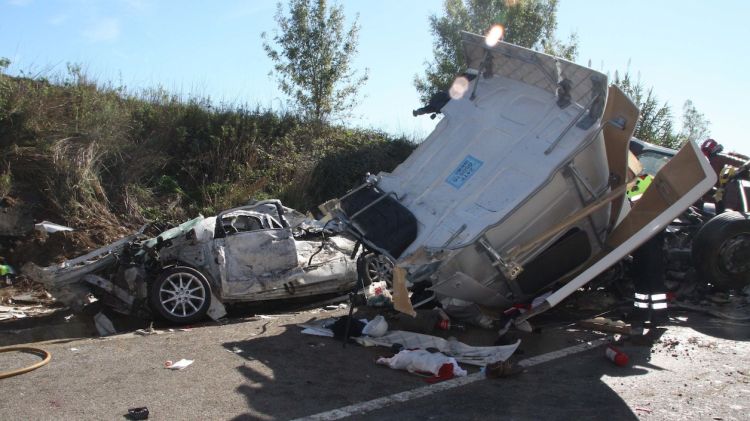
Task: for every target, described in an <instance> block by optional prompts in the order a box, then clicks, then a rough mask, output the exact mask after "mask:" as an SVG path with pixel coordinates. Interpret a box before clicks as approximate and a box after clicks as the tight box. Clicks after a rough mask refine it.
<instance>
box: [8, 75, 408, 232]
mask: <svg viewBox="0 0 750 421" xmlns="http://www.w3.org/2000/svg"><path fill="white" fill-rule="evenodd" d="M413 148H414V145H413V143H412V142H410V141H408V140H406V139H403V138H396V139H394V138H391V137H390V136H389V135H387V134H385V133H382V132H378V131H373V130H364V129H352V128H346V127H340V126H324V127H322V128H321V127H315V128H312V127H310V126H308V125H305V124H304V123H303V122H302V121H301V120H300V119H299V118H298V117H297V116H295V115H291V114H285V113H282V114H280V113H276V112H273V111H271V110H267V109H263V108H260V107H254V108H253V107H248V106H240V105H232V104H220V105H218V106H217V105H214V104H212V103H211V102H210V101H209V100H208V99H206V98H194V97H191V98H186V99H183V98H180V97H179V96H177V95H174V94H171V93H169V92H167V91H165V90H164V89H162V88H156V89H149V90H144V91H141V92H135V93H133V92H127V91H126V89H124V88H123V87H117V86H113V85H111V84H100V83H97V82H96V81H94V80H92V79H91V78H89V77H87V75H86V74H85V73H84V72H82V71H81V68H80V67H79V66H69V67H68V72H67V73H66V74H64V75H61V76H54V77H49V78H26V77H11V76H7V75H4V74H3V73H2V72H0V150H2V151H5V152H3V153H2V156H0V160H2V161H3V162H4V163H6V164H7V168H8V170H7V171H6V172H5V173H3V175H2V178H1V179H0V193H2V192H3V191H4V190H3V189H7V190H8V191H11V187H12V186H17V187H18V188H13V190H12V191H14V192H15V191H19V192H24V195H25V196H26V197H27V199H28V200H31V201H37V202H39V203H38V204H39V207H38V208H43V209H45V211H47V212H54V213H56V214H57V215H59V220H61V221H65V222H66V223H69V224H71V225H77V224H78V225H80V224H86V223H87V221H91V220H93V219H94V218H96V219H97V220H99V221H105V222H106V221H108V222H106V223H112V224H116V223H120V224H134V223H140V222H142V221H143V220H147V219H155V218H158V219H168V220H177V221H176V222H179V219H180V218H188V217H192V216H194V215H196V214H197V213H199V212H203V213H204V214H212V213H215V212H217V211H219V210H222V209H226V208H229V207H233V206H237V205H240V204H244V203H245V202H247V200H248V199H250V198H256V199H262V198H272V197H278V198H281V199H282V200H283V201H285V202H286V204H287V205H289V206H292V207H295V208H298V209H300V210H307V209H312V208H314V207H315V206H316V205H318V204H320V203H322V202H323V201H325V200H327V199H330V198H331V197H334V196H339V195H341V194H343V193H344V192H345V191H346V190H348V189H349V188H351V187H353V186H354V185H356V184H358V183H359V181H360V180H361V178H362V176H363V175H364V174H365V173H366V172H372V173H376V172H379V171H389V170H392V169H393V168H394V167H395V166H396V165H397V164H398V163H399V162H401V161H402V160H403V159H404V158H405V157H406V156H408V154H409V153H410V152H411V151H412V150H413ZM4 165H5V164H4ZM4 186H5V187H4ZM6 194H7V193H6Z"/></svg>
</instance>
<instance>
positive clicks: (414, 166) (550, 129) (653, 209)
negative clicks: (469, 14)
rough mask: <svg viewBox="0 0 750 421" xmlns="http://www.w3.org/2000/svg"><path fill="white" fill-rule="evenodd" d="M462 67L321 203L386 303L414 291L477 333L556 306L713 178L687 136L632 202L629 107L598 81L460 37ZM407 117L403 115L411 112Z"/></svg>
mask: <svg viewBox="0 0 750 421" xmlns="http://www.w3.org/2000/svg"><path fill="white" fill-rule="evenodd" d="M462 36H463V42H464V53H465V55H466V60H467V69H468V70H467V71H466V73H465V74H464V75H463V76H460V77H459V78H457V81H456V83H454V85H453V86H452V87H451V90H450V92H449V95H448V96H446V95H443V97H442V98H444V99H443V100H438V101H434V103H431V104H430V105H429V106H428V107H426V108H425V109H423V110H427V109H428V110H427V111H428V112H442V113H443V114H444V117H443V118H442V119H441V121H440V122H439V123H438V124H437V126H436V128H435V130H434V131H433V132H432V134H430V136H429V137H428V138H427V139H426V140H425V141H424V142H423V143H422V144H421V145H419V147H418V148H417V149H416V151H415V152H414V153H412V155H411V156H410V157H409V158H408V159H407V160H406V161H404V162H403V163H402V164H401V165H399V166H398V167H397V168H396V169H394V170H393V172H391V173H380V174H378V175H368V177H367V180H366V183H365V184H363V185H361V186H359V187H357V188H355V189H353V190H352V191H350V192H349V193H348V194H346V195H345V196H343V197H341V198H339V199H336V200H332V201H330V202H328V203H326V204H324V205H323V206H322V208H323V209H324V211H325V212H327V213H328V214H329V215H330V217H332V218H338V219H339V220H341V221H342V222H343V223H344V224H345V226H346V227H347V230H348V231H349V232H350V233H351V234H352V235H353V236H354V237H356V238H357V239H358V240H359V241H361V242H362V243H363V244H364V245H365V246H366V247H368V248H369V249H371V250H373V251H376V252H378V253H381V254H383V255H386V256H388V257H390V258H392V259H393V260H394V261H395V262H396V265H397V267H396V269H395V271H394V302H395V304H396V308H397V309H398V310H400V311H403V312H405V313H413V312H414V310H413V305H415V304H417V303H412V302H410V300H409V298H408V295H407V294H408V292H407V288H414V287H416V286H420V285H421V286H423V287H424V286H426V287H427V290H428V291H431V293H432V294H434V299H436V300H438V301H439V302H440V304H441V305H442V307H443V308H444V309H445V310H446V311H447V312H448V313H449V314H451V315H452V316H454V317H457V318H461V319H463V320H466V321H469V322H473V323H474V324H477V325H481V326H486V327H489V326H491V325H492V321H493V319H497V317H498V315H499V314H500V313H501V312H502V311H504V310H506V309H508V308H510V307H512V306H513V305H514V304H520V303H527V304H528V303H530V302H531V301H532V300H533V299H534V298H535V297H540V296H541V295H542V294H545V295H544V296H543V299H542V298H540V299H538V300H536V302H535V306H534V308H533V309H532V310H531V311H529V312H527V313H526V314H524V315H523V316H522V317H521V318H519V321H522V320H525V319H527V318H528V317H531V316H533V315H535V314H538V313H540V312H542V311H544V310H546V309H548V308H550V307H552V306H554V305H556V304H557V303H559V302H560V301H561V300H562V299H564V298H565V297H567V296H568V295H570V294H571V293H572V292H573V291H575V290H576V289H578V288H580V287H581V286H583V285H585V284H586V283H587V282H589V281H590V280H592V279H593V278H594V277H595V276H597V275H598V274H600V273H601V272H603V271H604V270H606V269H607V268H608V267H609V266H611V265H612V264H614V263H616V262H618V261H619V260H621V259H622V258H624V257H626V256H627V255H628V254H629V253H630V252H632V251H633V250H634V249H636V248H637V247H638V246H639V245H641V244H642V243H644V242H645V241H647V240H648V239H649V238H650V237H652V236H653V235H655V234H656V233H657V232H659V231H661V230H662V229H663V228H664V227H665V226H666V225H667V224H669V222H670V221H672V220H673V219H674V218H675V217H677V216H678V215H679V214H680V213H681V212H682V211H683V210H684V209H686V208H687V207H688V206H689V205H690V204H691V203H693V202H695V201H696V200H698V199H699V198H700V197H701V196H702V195H703V194H704V193H705V192H706V191H708V190H709V189H710V188H711V186H712V185H713V184H714V182H715V179H716V176H715V174H714V173H713V171H712V170H711V167H710V166H709V163H708V162H707V160H706V159H705V158H704V157H703V156H702V155H701V153H700V150H699V149H698V147H697V146H696V145H695V144H693V143H688V144H687V145H686V146H685V147H684V148H683V149H682V150H681V151H680V152H679V153H678V154H677V156H676V157H675V158H674V159H673V160H671V161H670V162H669V163H668V164H667V165H666V166H665V167H664V168H663V169H662V170H661V171H660V172H659V174H657V176H656V178H655V180H654V185H655V188H651V189H649V190H648V191H646V193H645V194H644V195H643V197H642V198H641V199H640V200H639V201H638V202H636V203H634V204H633V205H632V207H631V204H630V203H629V201H628V200H627V198H626V190H627V188H628V183H629V182H630V181H631V179H632V176H633V174H632V171H629V166H628V162H629V160H628V142H629V140H630V138H631V136H632V134H633V130H634V127H635V124H636V122H637V120H638V117H639V110H638V108H637V107H636V106H635V105H634V104H633V103H632V102H631V101H630V100H629V99H628V98H627V96H625V95H624V94H623V92H622V91H620V90H619V89H618V88H617V87H615V86H608V83H607V77H606V75H604V74H602V73H599V72H596V71H594V70H592V69H589V68H586V67H583V66H579V65H577V64H575V63H572V62H569V61H566V60H563V59H560V58H555V57H552V56H549V55H546V54H543V53H539V52H535V51H532V50H528V49H525V48H521V47H518V46H514V45H511V44H507V43H503V42H500V43H498V44H496V45H494V46H488V45H487V43H485V39H484V37H481V36H478V35H474V34H469V33H463V34H462ZM417 113H418V112H415V114H417Z"/></svg>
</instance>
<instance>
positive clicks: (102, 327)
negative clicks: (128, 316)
mask: <svg viewBox="0 0 750 421" xmlns="http://www.w3.org/2000/svg"><path fill="white" fill-rule="evenodd" d="M94 326H96V331H97V332H99V335H100V336H108V335H114V334H115V333H117V331H116V330H115V326H114V325H113V324H112V321H111V320H109V318H108V317H107V316H105V315H104V313H102V312H99V313H96V315H94Z"/></svg>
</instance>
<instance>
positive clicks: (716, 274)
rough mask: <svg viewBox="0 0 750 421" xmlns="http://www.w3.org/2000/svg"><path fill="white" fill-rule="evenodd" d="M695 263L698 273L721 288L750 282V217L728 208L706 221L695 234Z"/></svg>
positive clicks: (738, 288)
mask: <svg viewBox="0 0 750 421" xmlns="http://www.w3.org/2000/svg"><path fill="white" fill-rule="evenodd" d="M692 248H693V250H692V257H693V264H694V265H695V268H696V270H697V271H698V274H699V275H701V276H702V277H703V279H704V280H706V281H708V282H710V283H711V284H712V285H714V286H715V287H716V288H718V289H721V290H731V289H734V290H738V291H739V290H741V289H743V288H744V287H745V286H747V285H748V284H750V220H748V219H747V217H745V216H744V215H742V214H741V213H739V212H734V211H732V212H724V213H722V214H719V215H717V216H715V217H713V218H712V219H711V220H710V221H708V222H706V223H705V224H704V225H703V226H702V227H701V228H700V229H699V230H698V232H697V233H696V234H695V237H694V238H693V247H692Z"/></svg>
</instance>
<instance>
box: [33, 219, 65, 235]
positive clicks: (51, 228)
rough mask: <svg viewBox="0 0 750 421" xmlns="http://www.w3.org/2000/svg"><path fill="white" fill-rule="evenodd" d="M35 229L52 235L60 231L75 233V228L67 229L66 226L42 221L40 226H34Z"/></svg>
mask: <svg viewBox="0 0 750 421" xmlns="http://www.w3.org/2000/svg"><path fill="white" fill-rule="evenodd" d="M34 229H36V230H37V231H45V232H48V233H50V234H52V233H53V232H58V231H73V228H71V227H66V226H65V225H60V224H56V223H54V222H50V221H42V222H40V223H38V224H34Z"/></svg>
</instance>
